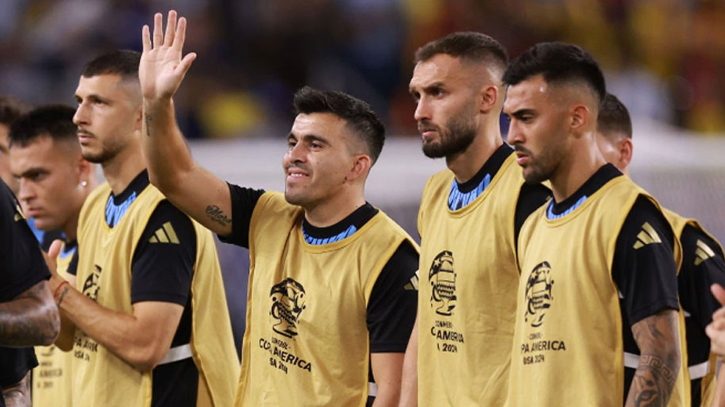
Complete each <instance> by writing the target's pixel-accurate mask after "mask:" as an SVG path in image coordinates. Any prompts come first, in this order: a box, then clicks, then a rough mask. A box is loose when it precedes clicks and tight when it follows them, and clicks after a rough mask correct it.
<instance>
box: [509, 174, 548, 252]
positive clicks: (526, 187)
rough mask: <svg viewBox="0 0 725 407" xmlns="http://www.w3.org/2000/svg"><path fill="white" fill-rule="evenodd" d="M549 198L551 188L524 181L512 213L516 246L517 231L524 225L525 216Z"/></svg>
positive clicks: (517, 242) (516, 243)
mask: <svg viewBox="0 0 725 407" xmlns="http://www.w3.org/2000/svg"><path fill="white" fill-rule="evenodd" d="M549 198H551V190H550V189H549V188H547V187H545V186H544V185H542V184H529V183H524V184H523V185H522V186H521V192H519V200H518V201H517V202H516V214H515V215H514V244H515V245H516V247H517V248H518V244H519V232H520V231H521V227H522V226H524V222H525V221H526V218H528V217H529V215H531V214H532V213H533V212H534V211H535V210H537V209H539V208H540V207H541V205H544V204H545V203H546V202H547V201H548V200H549Z"/></svg>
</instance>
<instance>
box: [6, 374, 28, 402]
mask: <svg viewBox="0 0 725 407" xmlns="http://www.w3.org/2000/svg"><path fill="white" fill-rule="evenodd" d="M2 394H3V399H4V400H5V405H6V406H7V407H30V406H31V404H32V402H31V398H30V372H28V374H27V375H25V377H24V378H23V380H21V381H20V382H19V383H17V384H15V385H13V386H9V387H6V388H4V389H3V391H2Z"/></svg>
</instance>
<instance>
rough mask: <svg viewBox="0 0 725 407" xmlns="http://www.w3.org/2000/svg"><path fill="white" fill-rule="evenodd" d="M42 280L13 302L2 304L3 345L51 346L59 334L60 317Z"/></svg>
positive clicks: (0, 328) (0, 338) (0, 330)
mask: <svg viewBox="0 0 725 407" xmlns="http://www.w3.org/2000/svg"><path fill="white" fill-rule="evenodd" d="M46 284H47V283H46V282H45V281H42V282H40V283H38V284H36V285H34V286H33V287H31V288H30V289H28V290H27V291H25V292H23V293H22V294H20V295H19V296H18V297H17V298H15V299H14V300H12V301H10V302H6V303H3V304H0V343H2V344H3V345H4V346H10V347H25V346H32V345H42V344H50V343H52V342H53V340H54V339H55V337H56V336H57V335H58V331H59V329H60V318H59V315H58V311H57V309H56V307H55V303H54V302H53V297H52V296H51V295H50V293H46V292H45V291H46V290H47V288H46Z"/></svg>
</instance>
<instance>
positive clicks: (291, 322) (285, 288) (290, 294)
mask: <svg viewBox="0 0 725 407" xmlns="http://www.w3.org/2000/svg"><path fill="white" fill-rule="evenodd" d="M269 295H270V297H271V299H272V309H271V310H270V312H269V314H270V315H271V316H272V319H273V321H274V325H273V326H272V329H273V330H274V331H275V332H277V333H278V334H280V335H284V336H286V337H288V338H292V337H295V336H297V324H298V323H299V318H300V314H302V311H304V309H305V308H306V305H305V301H306V294H305V288H304V287H303V286H302V284H300V283H298V282H297V281H295V280H293V279H291V278H287V279H285V280H284V281H282V282H281V283H279V284H275V285H274V286H273V287H272V290H271V292H270V294H269Z"/></svg>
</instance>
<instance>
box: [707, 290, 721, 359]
mask: <svg viewBox="0 0 725 407" xmlns="http://www.w3.org/2000/svg"><path fill="white" fill-rule="evenodd" d="M710 290H711V291H712V294H713V295H714V296H715V299H717V300H718V302H719V303H720V304H721V305H725V289H723V287H721V286H720V285H719V284H713V285H712V286H711V287H710ZM705 333H707V336H709V337H710V350H711V352H712V353H716V354H718V355H720V356H724V355H725V308H720V309H719V310H717V311H715V313H714V314H712V322H711V323H710V325H708V326H707V327H706V328H705Z"/></svg>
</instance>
